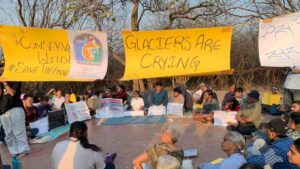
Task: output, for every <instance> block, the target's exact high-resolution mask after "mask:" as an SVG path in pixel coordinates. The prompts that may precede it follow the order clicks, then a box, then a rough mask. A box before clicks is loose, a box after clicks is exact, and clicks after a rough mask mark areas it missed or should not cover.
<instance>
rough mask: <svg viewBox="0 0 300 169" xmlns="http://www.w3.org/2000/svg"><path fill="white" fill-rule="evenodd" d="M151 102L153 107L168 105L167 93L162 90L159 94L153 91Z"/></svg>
mask: <svg viewBox="0 0 300 169" xmlns="http://www.w3.org/2000/svg"><path fill="white" fill-rule="evenodd" d="M151 101H152V103H153V105H156V106H159V105H161V104H162V105H164V106H165V107H166V106H167V104H168V92H167V91H166V90H163V89H162V90H161V91H160V92H159V93H157V92H156V91H153V93H152V99H151Z"/></svg>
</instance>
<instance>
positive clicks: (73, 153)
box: [52, 121, 115, 169]
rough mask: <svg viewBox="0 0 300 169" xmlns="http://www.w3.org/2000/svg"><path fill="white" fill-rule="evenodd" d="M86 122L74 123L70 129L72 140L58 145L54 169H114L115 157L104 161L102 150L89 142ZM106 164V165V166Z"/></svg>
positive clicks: (53, 158)
mask: <svg viewBox="0 0 300 169" xmlns="http://www.w3.org/2000/svg"><path fill="white" fill-rule="evenodd" d="M87 130H88V128H87V125H86V124H85V122H79V121H77V122H74V123H72V124H71V127H70V134H69V136H70V139H69V140H65V141H61V142H59V143H57V144H56V145H55V147H54V149H53V152H52V168H54V169H68V168H70V169H71V168H72V169H114V168H115V166H114V164H113V160H114V158H115V155H113V157H109V156H108V157H107V158H106V160H105V161H104V159H103V155H102V153H101V148H100V147H98V146H96V145H94V144H90V143H89V141H88V132H87ZM105 162H106V164H105Z"/></svg>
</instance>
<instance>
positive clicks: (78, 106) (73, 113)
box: [65, 101, 91, 124]
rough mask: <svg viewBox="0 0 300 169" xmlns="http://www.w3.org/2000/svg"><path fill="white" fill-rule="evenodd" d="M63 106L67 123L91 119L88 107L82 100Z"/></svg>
mask: <svg viewBox="0 0 300 169" xmlns="http://www.w3.org/2000/svg"><path fill="white" fill-rule="evenodd" d="M65 107H66V111H67V115H68V122H69V124H72V123H73V122H75V121H84V120H88V119H91V114H90V111H89V108H88V106H87V105H86V103H85V102H84V101H80V102H76V103H71V104H66V105H65Z"/></svg>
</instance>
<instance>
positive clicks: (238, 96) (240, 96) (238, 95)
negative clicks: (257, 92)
mask: <svg viewBox="0 0 300 169" xmlns="http://www.w3.org/2000/svg"><path fill="white" fill-rule="evenodd" d="M243 92H244V89H243V88H242V87H238V88H236V89H235V92H234V97H235V99H236V100H237V101H238V102H239V104H241V103H242V100H243V99H244V98H243V95H244V94H243Z"/></svg>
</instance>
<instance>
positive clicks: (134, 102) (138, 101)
mask: <svg viewBox="0 0 300 169" xmlns="http://www.w3.org/2000/svg"><path fill="white" fill-rule="evenodd" d="M130 106H131V110H132V111H139V110H144V100H143V99H142V98H141V96H140V92H139V91H137V90H136V91H134V92H133V98H132V99H131V102H130Z"/></svg>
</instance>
